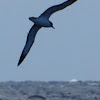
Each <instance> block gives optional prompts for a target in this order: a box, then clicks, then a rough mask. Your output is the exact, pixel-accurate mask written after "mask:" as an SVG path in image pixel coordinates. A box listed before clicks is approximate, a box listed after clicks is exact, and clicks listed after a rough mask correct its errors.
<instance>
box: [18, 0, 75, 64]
mask: <svg viewBox="0 0 100 100" xmlns="http://www.w3.org/2000/svg"><path fill="white" fill-rule="evenodd" d="M75 1H77V0H68V1H65V2H64V3H62V4H59V5H55V6H52V7H50V8H48V9H47V10H46V11H45V12H43V13H42V14H41V15H40V16H39V17H38V18H35V17H30V18H29V19H30V20H31V21H32V22H34V25H33V26H32V28H31V29H30V31H29V33H28V36H27V41H26V44H25V47H24V49H23V51H22V54H21V56H20V59H19V62H18V66H19V65H20V64H21V63H22V61H23V60H24V58H25V57H26V55H27V54H28V52H29V50H30V48H31V46H32V44H33V43H34V40H35V36H36V34H37V31H38V30H39V29H40V28H41V27H52V28H54V27H53V23H52V22H50V21H49V17H50V16H51V15H52V14H53V13H54V12H57V11H59V10H62V9H64V8H65V7H67V6H69V5H71V4H72V3H74V2H75Z"/></svg>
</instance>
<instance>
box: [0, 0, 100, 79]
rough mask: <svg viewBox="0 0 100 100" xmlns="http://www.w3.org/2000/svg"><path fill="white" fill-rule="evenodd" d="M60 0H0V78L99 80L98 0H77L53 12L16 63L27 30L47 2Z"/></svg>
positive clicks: (49, 5) (99, 6) (99, 23)
mask: <svg viewBox="0 0 100 100" xmlns="http://www.w3.org/2000/svg"><path fill="white" fill-rule="evenodd" d="M64 1H65V0H59V1H58V0H0V81H25V80H32V81H37V80H38V81H67V80H71V79H72V78H76V79H78V80H98V81H100V11H99V10H100V0H96V1H95V0H78V1H77V2H76V3H74V4H73V5H71V6H69V7H68V8H66V9H64V10H62V11H59V12H57V13H55V14H53V15H52V16H51V18H50V21H52V22H53V23H54V27H55V30H54V29H52V28H48V29H47V28H42V29H40V30H39V31H38V34H37V36H36V39H35V43H34V45H33V46H32V48H31V50H30V52H29V54H28V55H27V57H26V59H25V60H24V61H23V63H22V64H21V65H20V67H17V63H18V60H19V57H20V55H21V52H22V50H23V48H24V46H25V43H26V38H27V33H28V32H29V30H30V28H31V26H32V25H33V23H32V22H31V21H29V20H28V18H29V17H31V16H34V17H38V16H39V15H40V14H41V13H42V12H43V11H45V10H46V9H47V8H48V7H51V6H53V5H56V4H59V3H62V2H64Z"/></svg>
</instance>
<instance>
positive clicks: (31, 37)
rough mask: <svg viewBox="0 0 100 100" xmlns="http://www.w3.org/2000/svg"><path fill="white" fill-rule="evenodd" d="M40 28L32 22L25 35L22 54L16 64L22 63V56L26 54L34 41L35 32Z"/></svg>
mask: <svg viewBox="0 0 100 100" xmlns="http://www.w3.org/2000/svg"><path fill="white" fill-rule="evenodd" d="M40 28H41V27H40V26H37V25H35V24H34V25H33V26H32V28H31V29H30V31H29V33H28V36H27V41H26V44H25V47H24V49H23V51H22V54H21V56H20V59H19V62H18V66H19V65H20V64H21V63H22V61H23V60H24V58H25V57H26V55H27V54H28V52H29V50H30V48H31V46H32V44H33V43H34V40H35V36H36V33H37V31H38V30H39V29H40Z"/></svg>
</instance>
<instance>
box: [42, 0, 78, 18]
mask: <svg viewBox="0 0 100 100" xmlns="http://www.w3.org/2000/svg"><path fill="white" fill-rule="evenodd" d="M75 1H77V0H68V1H65V2H64V3H62V4H59V5H55V6H52V7H50V8H48V9H47V10H46V11H45V12H43V13H42V14H41V15H40V16H45V17H47V18H49V17H50V16H51V15H52V14H53V13H54V12H56V11H59V10H62V9H64V8H65V7H67V6H69V5H71V4H72V3H74V2H75Z"/></svg>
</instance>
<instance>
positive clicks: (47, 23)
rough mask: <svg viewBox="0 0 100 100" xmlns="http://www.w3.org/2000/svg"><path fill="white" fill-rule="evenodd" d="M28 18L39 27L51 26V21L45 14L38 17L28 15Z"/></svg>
mask: <svg viewBox="0 0 100 100" xmlns="http://www.w3.org/2000/svg"><path fill="white" fill-rule="evenodd" d="M29 19H30V20H31V21H32V22H34V23H35V24H36V25H38V26H41V27H51V22H50V21H49V19H48V18H47V17H45V16H40V17H38V18H34V17H30V18H29Z"/></svg>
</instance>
